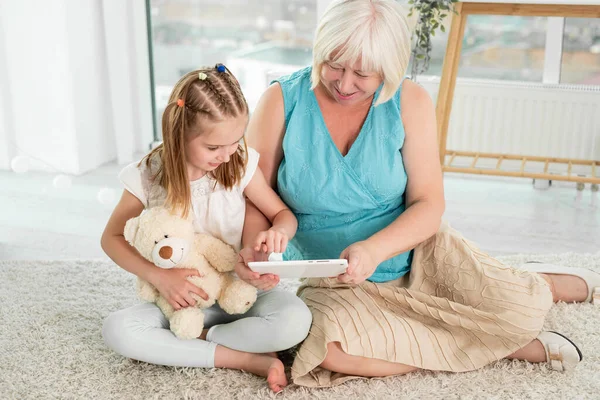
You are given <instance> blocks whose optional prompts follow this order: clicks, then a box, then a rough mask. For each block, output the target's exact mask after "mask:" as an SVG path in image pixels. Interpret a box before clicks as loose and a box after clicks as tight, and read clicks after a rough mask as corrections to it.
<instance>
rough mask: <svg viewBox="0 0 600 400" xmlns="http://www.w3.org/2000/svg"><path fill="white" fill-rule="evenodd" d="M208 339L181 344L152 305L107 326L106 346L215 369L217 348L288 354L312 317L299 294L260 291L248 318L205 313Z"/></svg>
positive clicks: (155, 360) (113, 317) (137, 356)
mask: <svg viewBox="0 0 600 400" xmlns="http://www.w3.org/2000/svg"><path fill="white" fill-rule="evenodd" d="M204 312H205V317H204V325H205V327H206V328H210V329H209V332H208V336H207V340H206V341H204V340H200V339H191V340H182V339H178V338H177V337H175V335H173V333H172V332H171V331H170V330H169V321H168V320H167V319H166V318H165V316H164V315H163V313H162V311H160V309H159V308H158V307H157V306H156V305H154V304H151V303H145V304H139V305H136V306H133V307H130V308H126V309H124V310H120V311H116V312H114V313H112V314H110V315H109V316H108V318H106V320H105V321H104V326H103V327H102V336H103V337H104V342H105V343H106V345H107V346H108V347H110V348H111V349H112V350H114V351H115V352H117V353H119V354H121V355H123V356H125V357H128V358H132V359H134V360H139V361H144V362H148V363H152V364H159V365H169V366H179V367H206V368H212V367H214V366H215V349H216V347H217V344H220V345H222V346H225V347H228V348H230V349H234V350H239V351H245V352H249V353H268V352H274V351H281V350H285V349H289V348H290V347H292V346H295V345H296V344H298V343H300V342H301V341H302V340H304V338H305V337H306V335H308V331H309V329H310V325H311V323H312V315H311V313H310V310H309V309H308V307H307V306H306V305H305V304H304V302H303V301H302V300H300V299H299V298H298V297H297V296H296V295H295V294H294V293H292V292H288V291H283V290H278V289H274V290H270V291H268V292H259V294H258V298H257V300H256V303H254V305H253V306H252V308H251V309H250V310H249V311H248V312H247V313H246V314H241V315H230V314H227V313H226V312H225V311H223V310H221V308H220V307H219V306H218V305H214V306H212V307H211V308H208V309H206V310H204Z"/></svg>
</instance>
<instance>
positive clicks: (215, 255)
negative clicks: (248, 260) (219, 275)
mask: <svg viewBox="0 0 600 400" xmlns="http://www.w3.org/2000/svg"><path fill="white" fill-rule="evenodd" d="M195 241H196V243H195V246H194V248H195V249H199V250H200V252H201V253H202V255H204V257H205V258H206V259H207V260H208V262H209V263H210V264H211V265H212V266H213V267H214V268H215V269H216V270H217V271H219V272H228V271H233V269H234V267H235V263H236V262H237V259H238V256H237V253H236V252H235V250H233V248H232V247H231V246H229V245H228V244H226V243H224V242H223V241H221V240H219V239H217V238H215V237H213V236H210V235H206V234H203V233H197V234H196V238H195Z"/></svg>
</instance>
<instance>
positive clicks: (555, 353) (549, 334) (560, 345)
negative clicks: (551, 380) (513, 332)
mask: <svg viewBox="0 0 600 400" xmlns="http://www.w3.org/2000/svg"><path fill="white" fill-rule="evenodd" d="M537 340H539V341H540V343H541V344H542V345H543V346H544V349H545V350H546V360H547V362H548V364H550V367H551V368H552V369H553V370H555V371H569V370H571V369H573V368H575V366H576V365H577V364H579V362H580V361H581V360H583V355H582V354H581V350H579V347H577V346H576V345H575V343H573V342H572V341H571V340H570V339H569V338H567V337H566V336H564V335H561V334H560V333H558V332H553V331H542V332H540V334H539V336H538V337H537Z"/></svg>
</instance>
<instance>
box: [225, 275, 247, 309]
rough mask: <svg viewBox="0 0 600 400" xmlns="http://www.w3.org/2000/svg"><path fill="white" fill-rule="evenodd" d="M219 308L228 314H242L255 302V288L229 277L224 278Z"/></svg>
mask: <svg viewBox="0 0 600 400" xmlns="http://www.w3.org/2000/svg"><path fill="white" fill-rule="evenodd" d="M223 280H224V283H223V289H222V290H221V296H219V299H218V302H219V306H220V307H221V308H222V309H223V310H224V311H225V312H226V313H228V314H243V313H245V312H246V311H248V310H249V309H250V307H252V305H253V304H254V302H255V301H256V288H255V287H254V286H252V285H250V284H248V283H246V282H244V281H241V280H239V279H235V278H234V277H233V276H231V275H226V276H225V277H224V279H223Z"/></svg>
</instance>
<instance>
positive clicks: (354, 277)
mask: <svg viewBox="0 0 600 400" xmlns="http://www.w3.org/2000/svg"><path fill="white" fill-rule="evenodd" d="M340 258H345V259H346V260H348V268H347V269H346V272H345V273H344V274H341V275H338V280H339V281H340V282H343V283H350V284H359V283H362V282H364V281H365V280H366V279H367V278H368V277H370V276H371V275H373V272H375V269H376V268H377V266H378V265H379V261H378V260H377V258H376V257H375V256H374V252H373V250H371V249H370V248H369V246H368V245H367V243H366V242H364V241H363V242H356V243H354V244H351V245H350V246H348V247H346V249H345V250H344V251H342V254H341V255H340Z"/></svg>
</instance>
